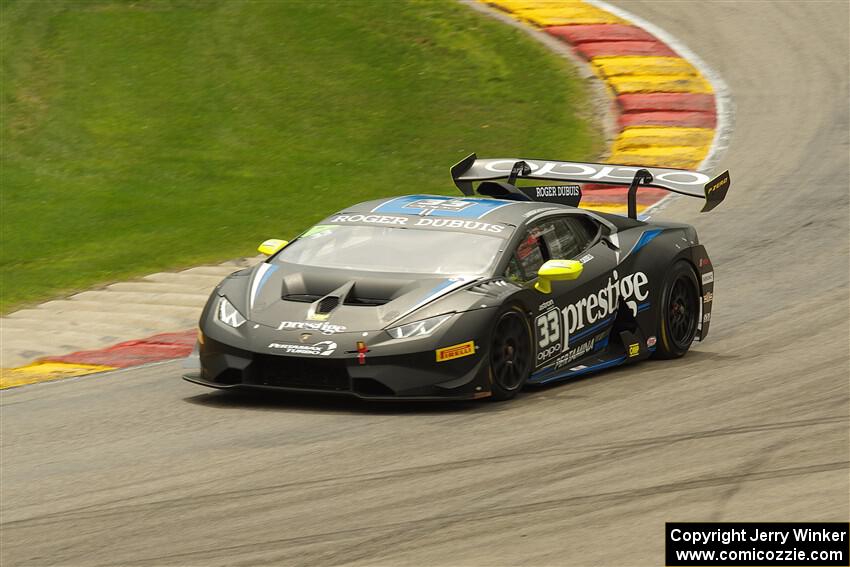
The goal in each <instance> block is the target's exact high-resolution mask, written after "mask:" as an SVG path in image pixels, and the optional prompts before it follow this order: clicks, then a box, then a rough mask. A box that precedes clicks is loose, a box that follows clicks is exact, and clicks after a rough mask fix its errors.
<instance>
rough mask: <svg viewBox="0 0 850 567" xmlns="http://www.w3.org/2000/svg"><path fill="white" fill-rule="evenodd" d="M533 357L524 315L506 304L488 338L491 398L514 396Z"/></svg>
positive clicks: (521, 384)
mask: <svg viewBox="0 0 850 567" xmlns="http://www.w3.org/2000/svg"><path fill="white" fill-rule="evenodd" d="M533 357H534V353H533V352H532V343H531V325H530V324H529V323H528V318H527V317H526V316H525V313H524V312H523V311H522V309H520V308H519V307H517V306H512V307H509V308H508V309H506V310H505V311H503V312H502V313H501V314H499V316H498V317H497V318H496V324H495V326H494V327H493V337H492V339H491V340H490V376H491V377H492V382H493V383H492V399H493V400H496V401H501V400H509V399H511V398H513V397H514V396H516V394H517V392H519V391H520V390H521V389H522V387H523V385H525V381H526V380H528V376H529V375H530V374H531V367H532V360H533Z"/></svg>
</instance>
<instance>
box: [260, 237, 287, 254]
mask: <svg viewBox="0 0 850 567" xmlns="http://www.w3.org/2000/svg"><path fill="white" fill-rule="evenodd" d="M287 244H289V241H287V240H279V239H277V238H270V239H268V240H266V241H265V242H263V243H262V244H260V246H259V247H258V248H257V252H259V253H260V254H265V255H266V256H271V255H272V254H277V253H278V252H279V251H280V250H281V249H282V248H283V247H284V246H286V245H287Z"/></svg>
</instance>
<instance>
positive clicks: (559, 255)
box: [505, 216, 597, 284]
mask: <svg viewBox="0 0 850 567" xmlns="http://www.w3.org/2000/svg"><path fill="white" fill-rule="evenodd" d="M596 231H597V227H596V225H595V224H594V223H593V222H592V221H589V220H587V219H585V218H583V217H578V216H576V217H561V218H556V219H551V220H546V221H543V222H541V223H538V224H536V225H534V226H532V227H531V228H530V229H528V232H527V233H526V235H525V238H524V239H523V240H522V241H521V242H520V243H519V246H517V249H516V251H515V252H514V255H513V257H512V258H511V261H510V263H509V264H508V267H507V269H506V270H505V277H506V278H507V279H509V280H511V281H513V282H516V283H522V284H524V283H528V282H530V281H532V280H533V279H535V278H536V277H537V271H538V270H539V269H540V266H542V265H543V262H545V261H546V260H553V259H555V260H569V259H571V258H577V257H578V256H579V255H580V254H581V252H582V251H584V249H585V248H587V246H588V245H589V244H590V243H591V241H592V240H593V238H595V236H596Z"/></svg>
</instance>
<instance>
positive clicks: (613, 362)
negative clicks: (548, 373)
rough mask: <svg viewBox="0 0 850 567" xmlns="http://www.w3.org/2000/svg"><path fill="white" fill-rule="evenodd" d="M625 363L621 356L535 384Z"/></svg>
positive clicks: (556, 375) (562, 373)
mask: <svg viewBox="0 0 850 567" xmlns="http://www.w3.org/2000/svg"><path fill="white" fill-rule="evenodd" d="M625 361H626V356H621V357H620V358H615V359H613V360H608V361H606V362H600V363H599V364H594V365H593V366H588V367H587V368H582V369H581V370H575V371H572V370H567V371H566V372H561V373H560V374H555V375H554V376H552V377H551V378H547V379H545V380H541V381H540V382H537V384H546V383H548V382H552V381H554V380H562V379H564V378H571V377H573V376H581V375H582V374H587V373H588V372H594V371H596V370H602V369H604V368H610V367H612V366H619V365H620V364H622V363H623V362H625Z"/></svg>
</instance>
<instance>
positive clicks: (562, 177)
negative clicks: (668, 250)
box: [451, 154, 730, 218]
mask: <svg viewBox="0 0 850 567" xmlns="http://www.w3.org/2000/svg"><path fill="white" fill-rule="evenodd" d="M451 174H452V181H454V184H455V185H456V186H457V188H458V189H460V190H461V192H462V193H463V194H464V195H468V196H472V195H474V194H475V188H474V187H473V183H474V182H479V183H480V184H479V186H478V192H479V193H481V194H484V195H490V196H494V197H498V196H501V197H503V198H509V199H516V200H530V201H546V202H554V203H561V204H565V205H572V206H578V203H579V201H580V200H581V191H580V189H579V188H578V186H574V187H572V186H552V187H516V185H515V182H516V180H517V179H541V180H547V181H563V182H572V183H603V184H609V185H628V186H629V192H628V205H629V217H631V218H636V216H637V190H638V188H639V187H641V186H645V187H657V188H659V189H666V190H667V191H672V192H674V193H678V194H680V195H687V196H689V197H699V198H701V199H705V205H704V206H703V208H702V212H704V213H705V212H708V211H710V210H712V209H713V208H714V207H716V206H717V205H719V204H720V203H722V202H723V200H724V199H725V198H726V192H727V191H728V190H729V185H730V179H729V172H728V171H724V172H723V173H721V174H720V175H718V176H717V177H715V178H714V179H711V178H710V177H709V176H707V175H705V174H704V173H699V172H696V171H688V170H684V169H666V168H661V167H639V166H630V165H614V164H608V163H605V164H603V163H582V162H568V161H553V160H539V159H510V158H496V159H479V158H478V157H477V156H476V155H475V154H470V155H469V156H467V157H465V158H464V159H463V160H461V161H460V162H458V163H457V164H455V165H454V166H453V167H452V168H451ZM499 179H507V183H498V182H495V181H496V180H499ZM557 187H566V189H561V190H557V189H555V188H557ZM541 189H542V191H541ZM576 197H577V198H576Z"/></svg>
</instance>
